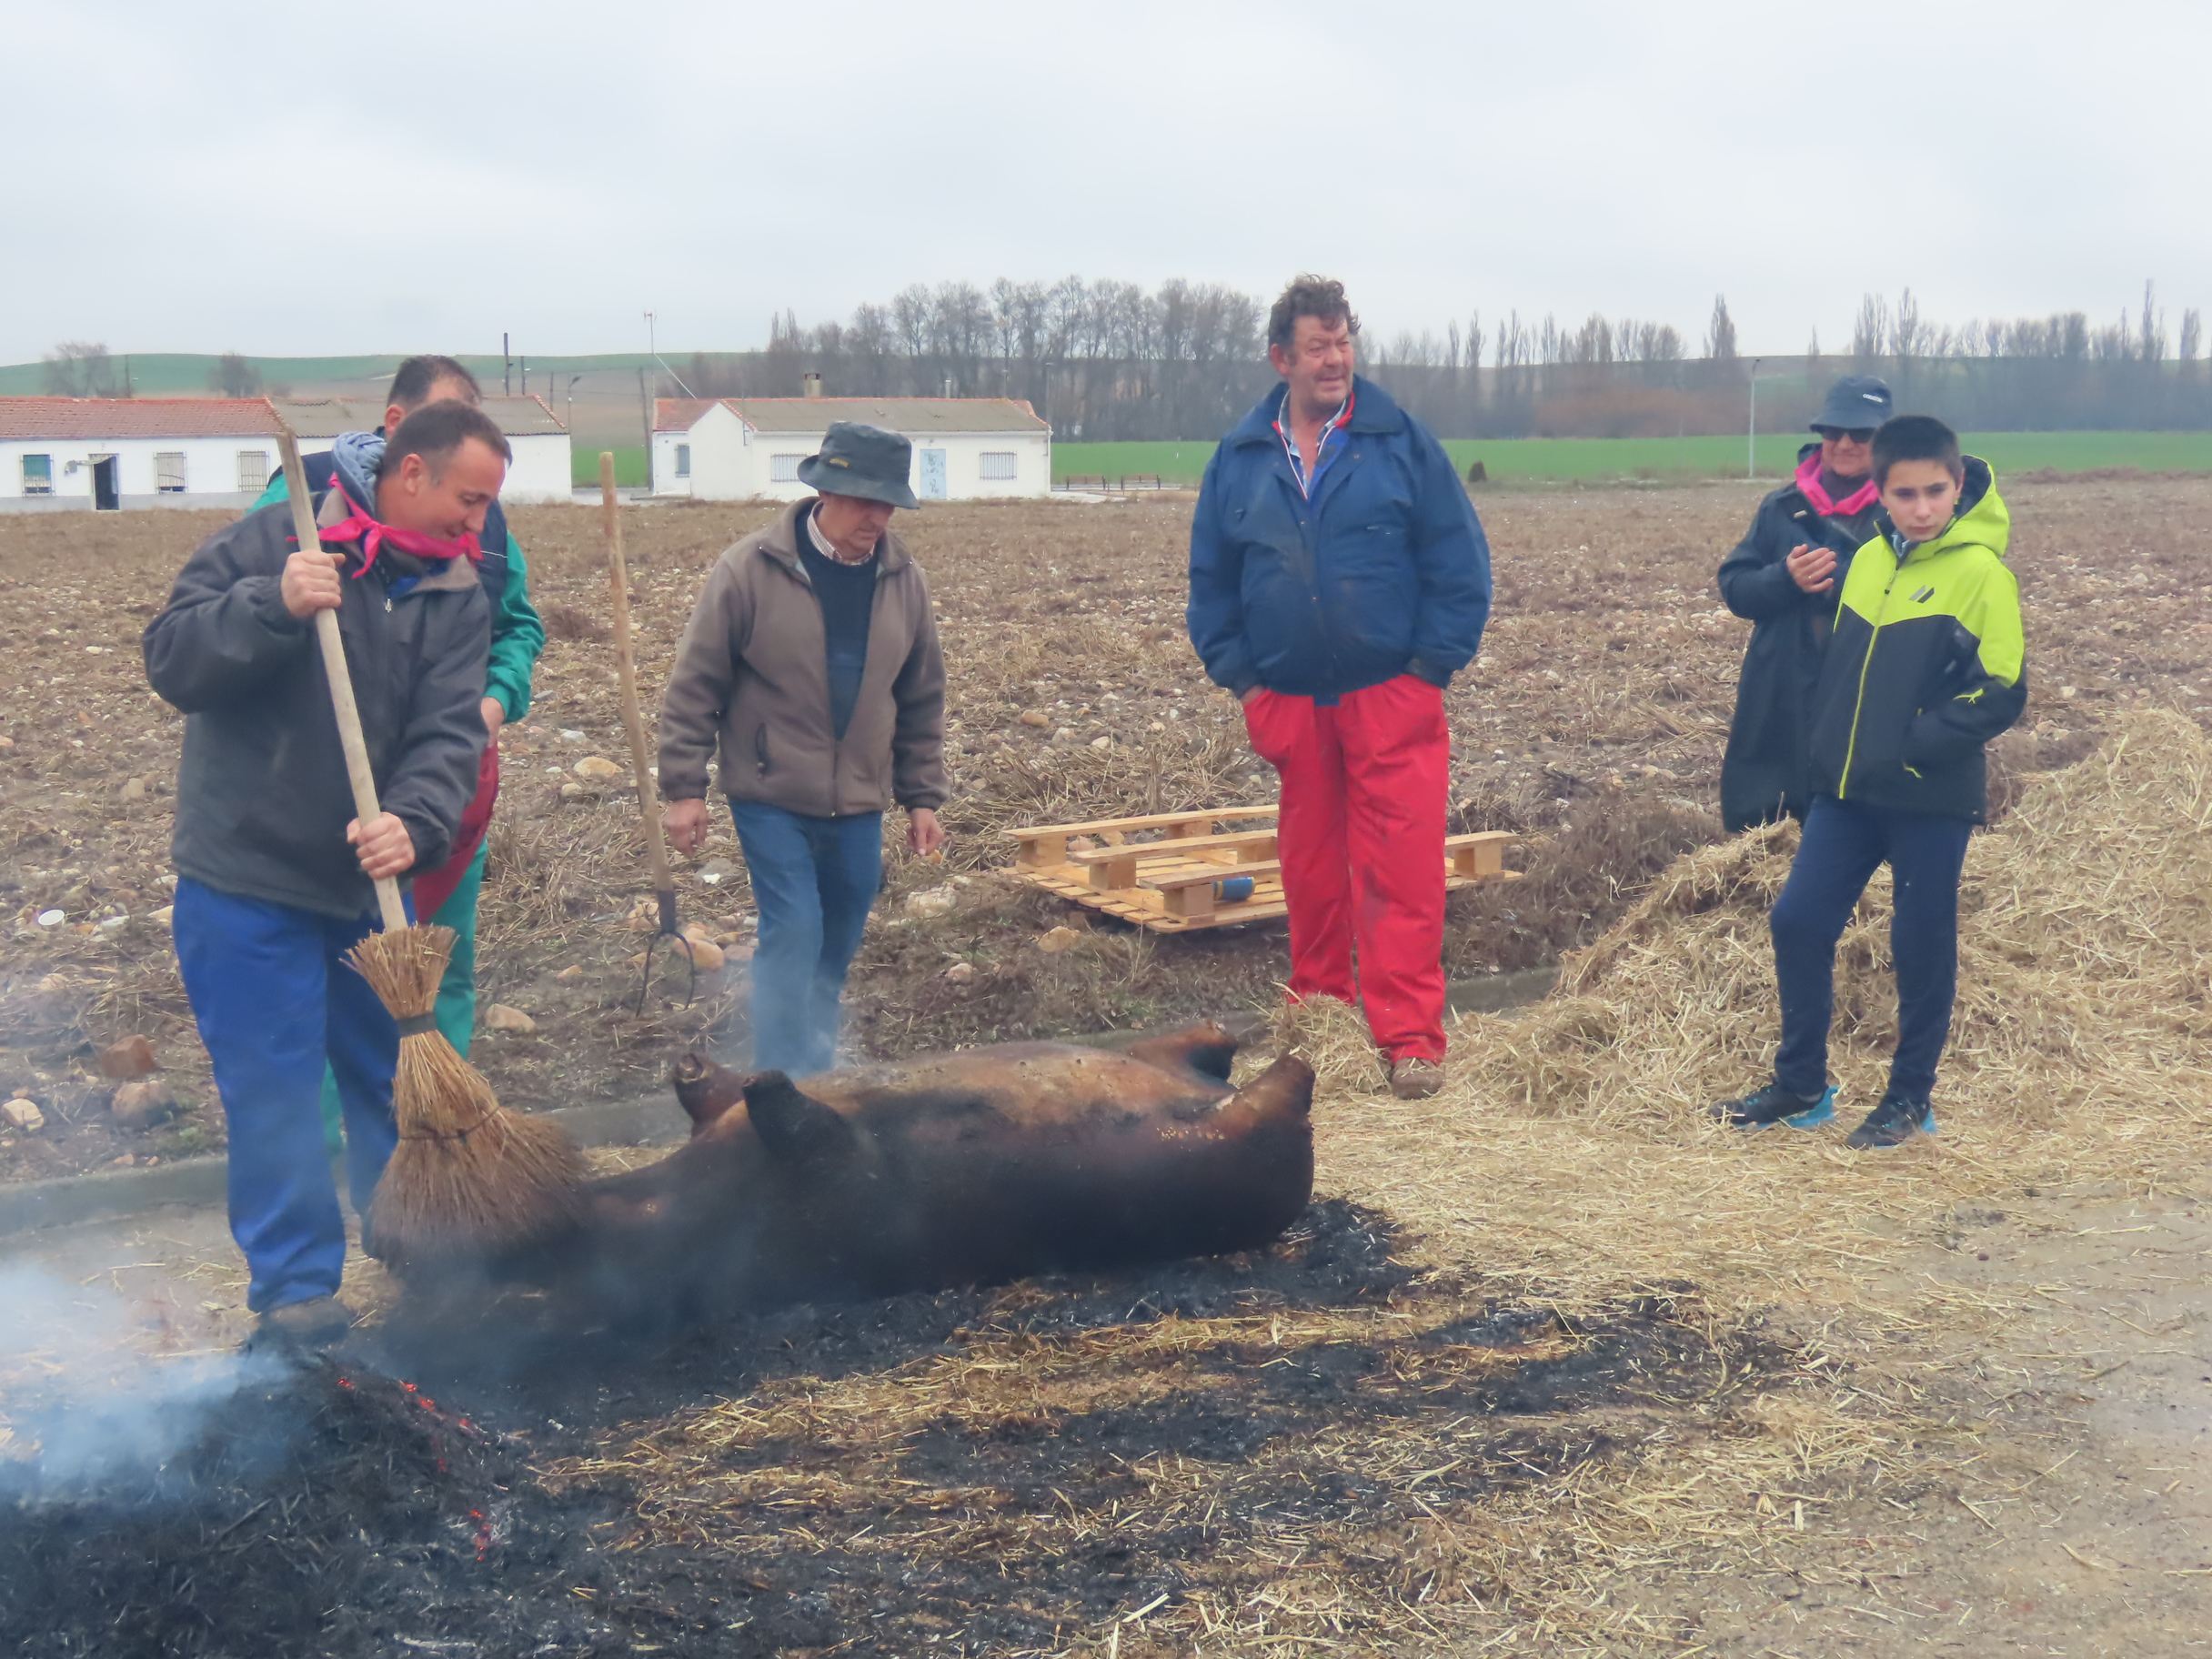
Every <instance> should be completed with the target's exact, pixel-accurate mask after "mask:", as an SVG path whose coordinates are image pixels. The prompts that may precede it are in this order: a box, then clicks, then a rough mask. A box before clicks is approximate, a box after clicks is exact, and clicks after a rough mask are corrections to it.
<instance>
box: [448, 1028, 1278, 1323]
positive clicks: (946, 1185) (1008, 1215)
mask: <svg viewBox="0 0 2212 1659" xmlns="http://www.w3.org/2000/svg"><path fill="white" fill-rule="evenodd" d="M1236 1046H1237V1045H1236V1041H1235V1039H1233V1038H1232V1037H1231V1036H1230V1035H1229V1034H1228V1033H1227V1032H1226V1031H1223V1030H1222V1028H1221V1027H1219V1026H1217V1025H1212V1024H1205V1025H1199V1026H1193V1027H1191V1029H1189V1030H1187V1031H1179V1032H1175V1033H1173V1034H1171V1035H1168V1036H1161V1037H1154V1038H1150V1039H1146V1040H1142V1041H1136V1042H1133V1043H1131V1044H1129V1045H1128V1046H1127V1047H1125V1048H1122V1049H1120V1050H1118V1051H1116V1050H1101V1049H1091V1048H1084V1047H1079V1046H1076V1045H1073V1044H1069V1043H1054V1042H1022V1043H1008V1044H1004V1045H1001V1046H999V1047H995V1048H982V1049H971V1050H966V1051H960V1052H957V1053H950V1054H934V1055H926V1056H922V1057H920V1058H916V1059H912V1060H907V1061H899V1062H896V1063H893V1064H886V1065H878V1066H866V1067H857V1068H853V1069H850V1070H840V1071H828V1072H823V1073H820V1074H819V1075H817V1076H813V1077H809V1078H804V1079H801V1080H799V1081H792V1080H791V1079H790V1078H788V1077H786V1076H785V1075H784V1074H783V1073H781V1072H779V1071H769V1072H760V1073H757V1074H752V1075H743V1074H739V1073H736V1072H732V1071H727V1070H725V1069H723V1068H722V1067H719V1066H717V1065H715V1064H714V1063H713V1062H711V1061H707V1060H705V1059H704V1058H702V1057H700V1056H699V1055H696V1054H693V1055H687V1056H686V1057H685V1058H684V1059H683V1061H681V1062H679V1065H678V1067H677V1069H676V1073H675V1084H676V1092H677V1096H678V1099H679V1101H680V1102H681V1103H682V1105H683V1107H684V1109H685V1110H686V1111H688V1112H689V1114H690V1117H691V1121H692V1131H691V1139H690V1140H689V1141H688V1142H687V1143H686V1144H685V1145H683V1146H681V1147H679V1149H677V1150H676V1151H673V1152H671V1153H669V1155H668V1156H667V1157H665V1158H663V1159H661V1160H659V1161H658V1162H655V1163H652V1164H649V1165H646V1166H644V1167H642V1168H639V1169H636V1170H631V1171H627V1172H625V1173H622V1174H618V1175H609V1176H606V1177H603V1178H600V1179H598V1180H595V1181H591V1182H589V1183H588V1186H587V1188H586V1190H585V1194H584V1203H583V1206H582V1214H581V1220H580V1221H579V1222H577V1223H576V1224H575V1225H574V1226H572V1227H571V1228H569V1229H568V1230H567V1231H565V1232H563V1233H561V1234H559V1235H558V1236H556V1237H554V1238H552V1239H549V1240H548V1241H546V1242H543V1243H542V1244H541V1245H539V1246H538V1247H536V1248H533V1249H532V1250H530V1251H528V1252H524V1253H518V1254H517V1255H515V1256H512V1257H509V1258H508V1259H506V1260H504V1261H502V1262H498V1263H496V1264H492V1266H493V1268H494V1272H495V1275H496V1276H497V1277H498V1278H501V1279H508V1280H518V1281H522V1282H528V1283H533V1284H538V1285H542V1286H545V1287H547V1288H548V1289H551V1290H555V1291H558V1292H566V1293H568V1294H571V1295H581V1296H583V1297H585V1298H586V1299H587V1300H588V1302H593V1303H597V1304H598V1305H599V1306H600V1307H601V1308H603V1309H607V1310H609V1311H614V1312H625V1311H627V1312H633V1313H635V1312H645V1311H647V1310H650V1311H652V1312H655V1313H658V1314H663V1315H675V1316H679V1317H686V1316H695V1315H697V1314H699V1313H703V1312H716V1311H724V1310H736V1309H758V1308H762V1307H769V1306H774V1305H777V1304H780V1303H784V1302H808V1301H830V1300H845V1299H851V1298H857V1297H870V1296H885V1295H890V1294H893V1293H895V1292H901V1291H910V1290H930V1289H937V1288H942V1287H947V1286H951V1285H960V1284H979V1283H992V1282H1000V1281H1003V1280H1007V1279H1013V1278H1019V1277H1021V1276H1023V1275H1026V1274H1031V1273H1038V1272H1053V1271H1059V1270H1084V1269H1099V1268H1110V1267H1118V1266H1121V1265H1125V1264H1133V1263H1140V1262H1156V1261H1165V1260H1171V1259H1173V1258H1176V1257H1181V1256H1194V1255H1211V1254H1217V1253H1220V1252H1228V1251H1235V1250H1245V1249H1250V1248H1252V1247H1253V1246H1256V1245H1261V1244H1265V1243H1267V1242H1270V1241H1271V1240H1272V1239H1274V1238H1275V1237H1277V1236H1278V1235H1279V1234H1280V1233H1281V1232H1282V1230H1283V1229H1284V1228H1286V1227H1287V1226H1289V1225H1290V1223H1291V1222H1292V1221H1294V1220H1296V1219H1297V1217H1298V1216H1299V1215H1300V1214H1301V1213H1302V1212H1303V1211H1304V1209H1305V1207H1306V1203H1307V1201H1308V1199H1309V1198H1310V1197H1311V1195H1312V1186H1313V1136H1312V1123H1311V1121H1310V1119H1309V1115H1308V1113H1309V1109H1310V1107H1311V1105H1312V1096H1313V1073H1312V1069H1311V1068H1310V1067H1308V1066H1307V1065H1306V1064H1305V1062H1304V1061H1301V1060H1299V1059H1297V1058H1296V1057H1294V1056H1290V1055H1285V1056H1284V1057H1282V1059H1279V1060H1277V1061H1275V1062H1274V1064H1273V1065H1272V1066H1271V1067H1269V1068H1268V1069H1267V1070H1266V1071H1263V1072H1262V1073H1261V1074H1260V1075H1259V1076H1258V1077H1256V1078H1254V1079H1253V1080H1252V1081H1251V1082H1249V1083H1247V1084H1246V1085H1245V1086H1244V1087H1243V1088H1242V1089H1232V1087H1231V1086H1230V1084H1229V1081H1228V1079H1229V1068H1230V1061H1231V1060H1232V1057H1233V1055H1234V1054H1235V1051H1236Z"/></svg>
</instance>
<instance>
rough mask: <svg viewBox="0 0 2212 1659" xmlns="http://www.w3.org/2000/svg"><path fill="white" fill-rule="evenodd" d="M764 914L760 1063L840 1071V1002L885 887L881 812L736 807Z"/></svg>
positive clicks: (794, 1070)
mask: <svg viewBox="0 0 2212 1659" xmlns="http://www.w3.org/2000/svg"><path fill="white" fill-rule="evenodd" d="M729 809H730V816H731V818H732V819H735V820H736V823H737V827H738V845H739V847H740V848H741V849H742V850H744V853H745V867H746V870H747V873H748V874H749V876H750V877H751V879H752V884H753V900H754V902H755V903H756V904H757V905H759V910H760V940H759V945H758V946H757V947H756V948H755V951H754V955H753V996H752V1021H753V1065H754V1067H755V1068H756V1069H758V1070H759V1071H783V1072H787V1073H789V1075H790V1076H792V1077H805V1076H807V1075H809V1073H812V1072H816V1071H828V1070H829V1068H830V1067H831V1066H833V1065H835V1064H836V1063H837V1038H838V1021H839V1011H840V1010H839V1002H840V999H841V998H842V997H843V996H844V994H845V973H846V970H848V969H849V968H850V967H851V966H852V959H853V956H854V954H855V953H856V952H857V951H858V950H860V934H861V932H862V930H864V929H865V928H866V927H867V925H868V912H869V910H870V907H871V906H872V905H874V903H875V901H876V895H877V894H878V893H879V892H880V891H881V890H882V888H883V814H882V813H880V812H856V813H853V814H852V815H851V816H850V817H846V818H807V817H802V816H801V815H800V814H799V813H797V812H787V811H785V810H784V809H782V808H781V807H771V806H769V805H766V804H765V803H763V802H760V801H757V800H733V801H731V802H730V803H729Z"/></svg>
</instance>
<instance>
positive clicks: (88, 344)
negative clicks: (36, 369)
mask: <svg viewBox="0 0 2212 1659" xmlns="http://www.w3.org/2000/svg"><path fill="white" fill-rule="evenodd" d="M44 361H45V387H46V390H47V392H48V393H50V394H51V395H52V396H54V397H121V396H122V395H123V383H122V378H121V377H120V376H119V375H117V373H116V360H115V359H114V358H113V357H109V356H108V355H107V347H106V344H105V343H104V342H101V341H98V340H64V341H63V342H62V343H61V344H60V345H58V346H56V347H55V348H54V349H53V350H52V351H49V352H48V353H46V355H45V359H44Z"/></svg>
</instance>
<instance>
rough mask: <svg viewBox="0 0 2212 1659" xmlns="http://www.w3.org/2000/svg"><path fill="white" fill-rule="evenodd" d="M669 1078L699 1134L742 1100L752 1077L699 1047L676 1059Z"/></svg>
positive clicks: (692, 1126) (677, 1097) (694, 1129)
mask: <svg viewBox="0 0 2212 1659" xmlns="http://www.w3.org/2000/svg"><path fill="white" fill-rule="evenodd" d="M669 1081H671V1082H673V1083H674V1084H675V1085H676V1101H677V1104H679V1106H681V1107H682V1108H683V1109H684V1111H685V1113H686V1114H687V1115H688V1116H689V1118H690V1120H691V1132H692V1133H693V1134H695V1135H696V1134H698V1133H699V1131H702V1130H704V1129H706V1128H707V1127H708V1125H709V1124H711V1123H713V1122H714V1121H716V1120H717V1119H719V1118H720V1117H721V1115H722V1114H723V1113H724V1112H726V1111H729V1109H730V1108H731V1107H732V1106H735V1105H736V1104H737V1103H738V1102H739V1101H742V1100H743V1099H744V1098H745V1085H746V1084H747V1083H748V1082H749V1081H751V1080H750V1079H749V1078H748V1077H747V1076H746V1075H745V1074H744V1073H743V1072H739V1071H731V1070H730V1069H729V1067H728V1066H719V1065H717V1064H715V1062H714V1061H711V1060H709V1059H708V1058H707V1057H706V1056H705V1055H704V1054H701V1053H699V1051H697V1050H696V1049H695V1050H693V1051H691V1052H690V1053H689V1054H687V1055H685V1056H684V1057H683V1058H682V1059H681V1060H679V1061H677V1062H676V1070H675V1071H673V1072H671V1073H670V1074H669Z"/></svg>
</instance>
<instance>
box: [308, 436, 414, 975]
mask: <svg viewBox="0 0 2212 1659" xmlns="http://www.w3.org/2000/svg"><path fill="white" fill-rule="evenodd" d="M277 449H278V451H279V452H280V453H281V454H282V455H283V457H284V488H285V494H286V495H287V497H288V498H290V500H291V503H292V530H293V533H294V534H295V535H296V536H297V537H298V538H299V550H300V551H301V552H303V553H319V552H321V551H322V550H323V538H322V537H321V536H319V535H317V533H316V528H315V499H314V498H313V497H312V496H310V495H309V494H308V493H307V468H305V467H303V466H302V465H301V464H300V459H299V439H298V438H297V437H294V436H293V434H292V430H291V428H290V427H279V428H278V429H277ZM315 642H316V643H317V645H319V646H321V647H322V649H323V678H324V679H327V680H328V681H329V682H330V709H331V712H332V713H334V714H336V715H337V717H338V741H339V742H341V743H342V744H344V745H345V746H346V776H347V779H349V780H350V781H351V782H352V784H353V813H354V816H355V817H356V818H357V819H360V820H361V821H362V822H363V823H365V824H366V823H367V822H368V820H369V819H372V818H374V817H376V816H377V811H378V808H377V775H376V773H374V772H373V771H371V770H370V769H369V765H368V744H367V740H366V739H363V737H362V736H361V710H360V708H359V707H358V705H357V704H356V703H355V702H354V700H353V676H352V675H351V674H349V673H347V669H346V642H345V640H344V639H342V638H339V636H338V613H337V611H335V610H318V611H317V612H316V613H315ZM377 910H378V911H379V912H380V913H381V914H382V915H383V918H384V930H385V931H386V932H387V933H391V932H397V931H398V930H401V929H403V928H405V927H406V926H407V907H406V906H405V905H403V904H402V903H400V901H399V883H398V882H397V881H395V880H392V878H391V877H389V876H382V877H379V878H378V879H377Z"/></svg>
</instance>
